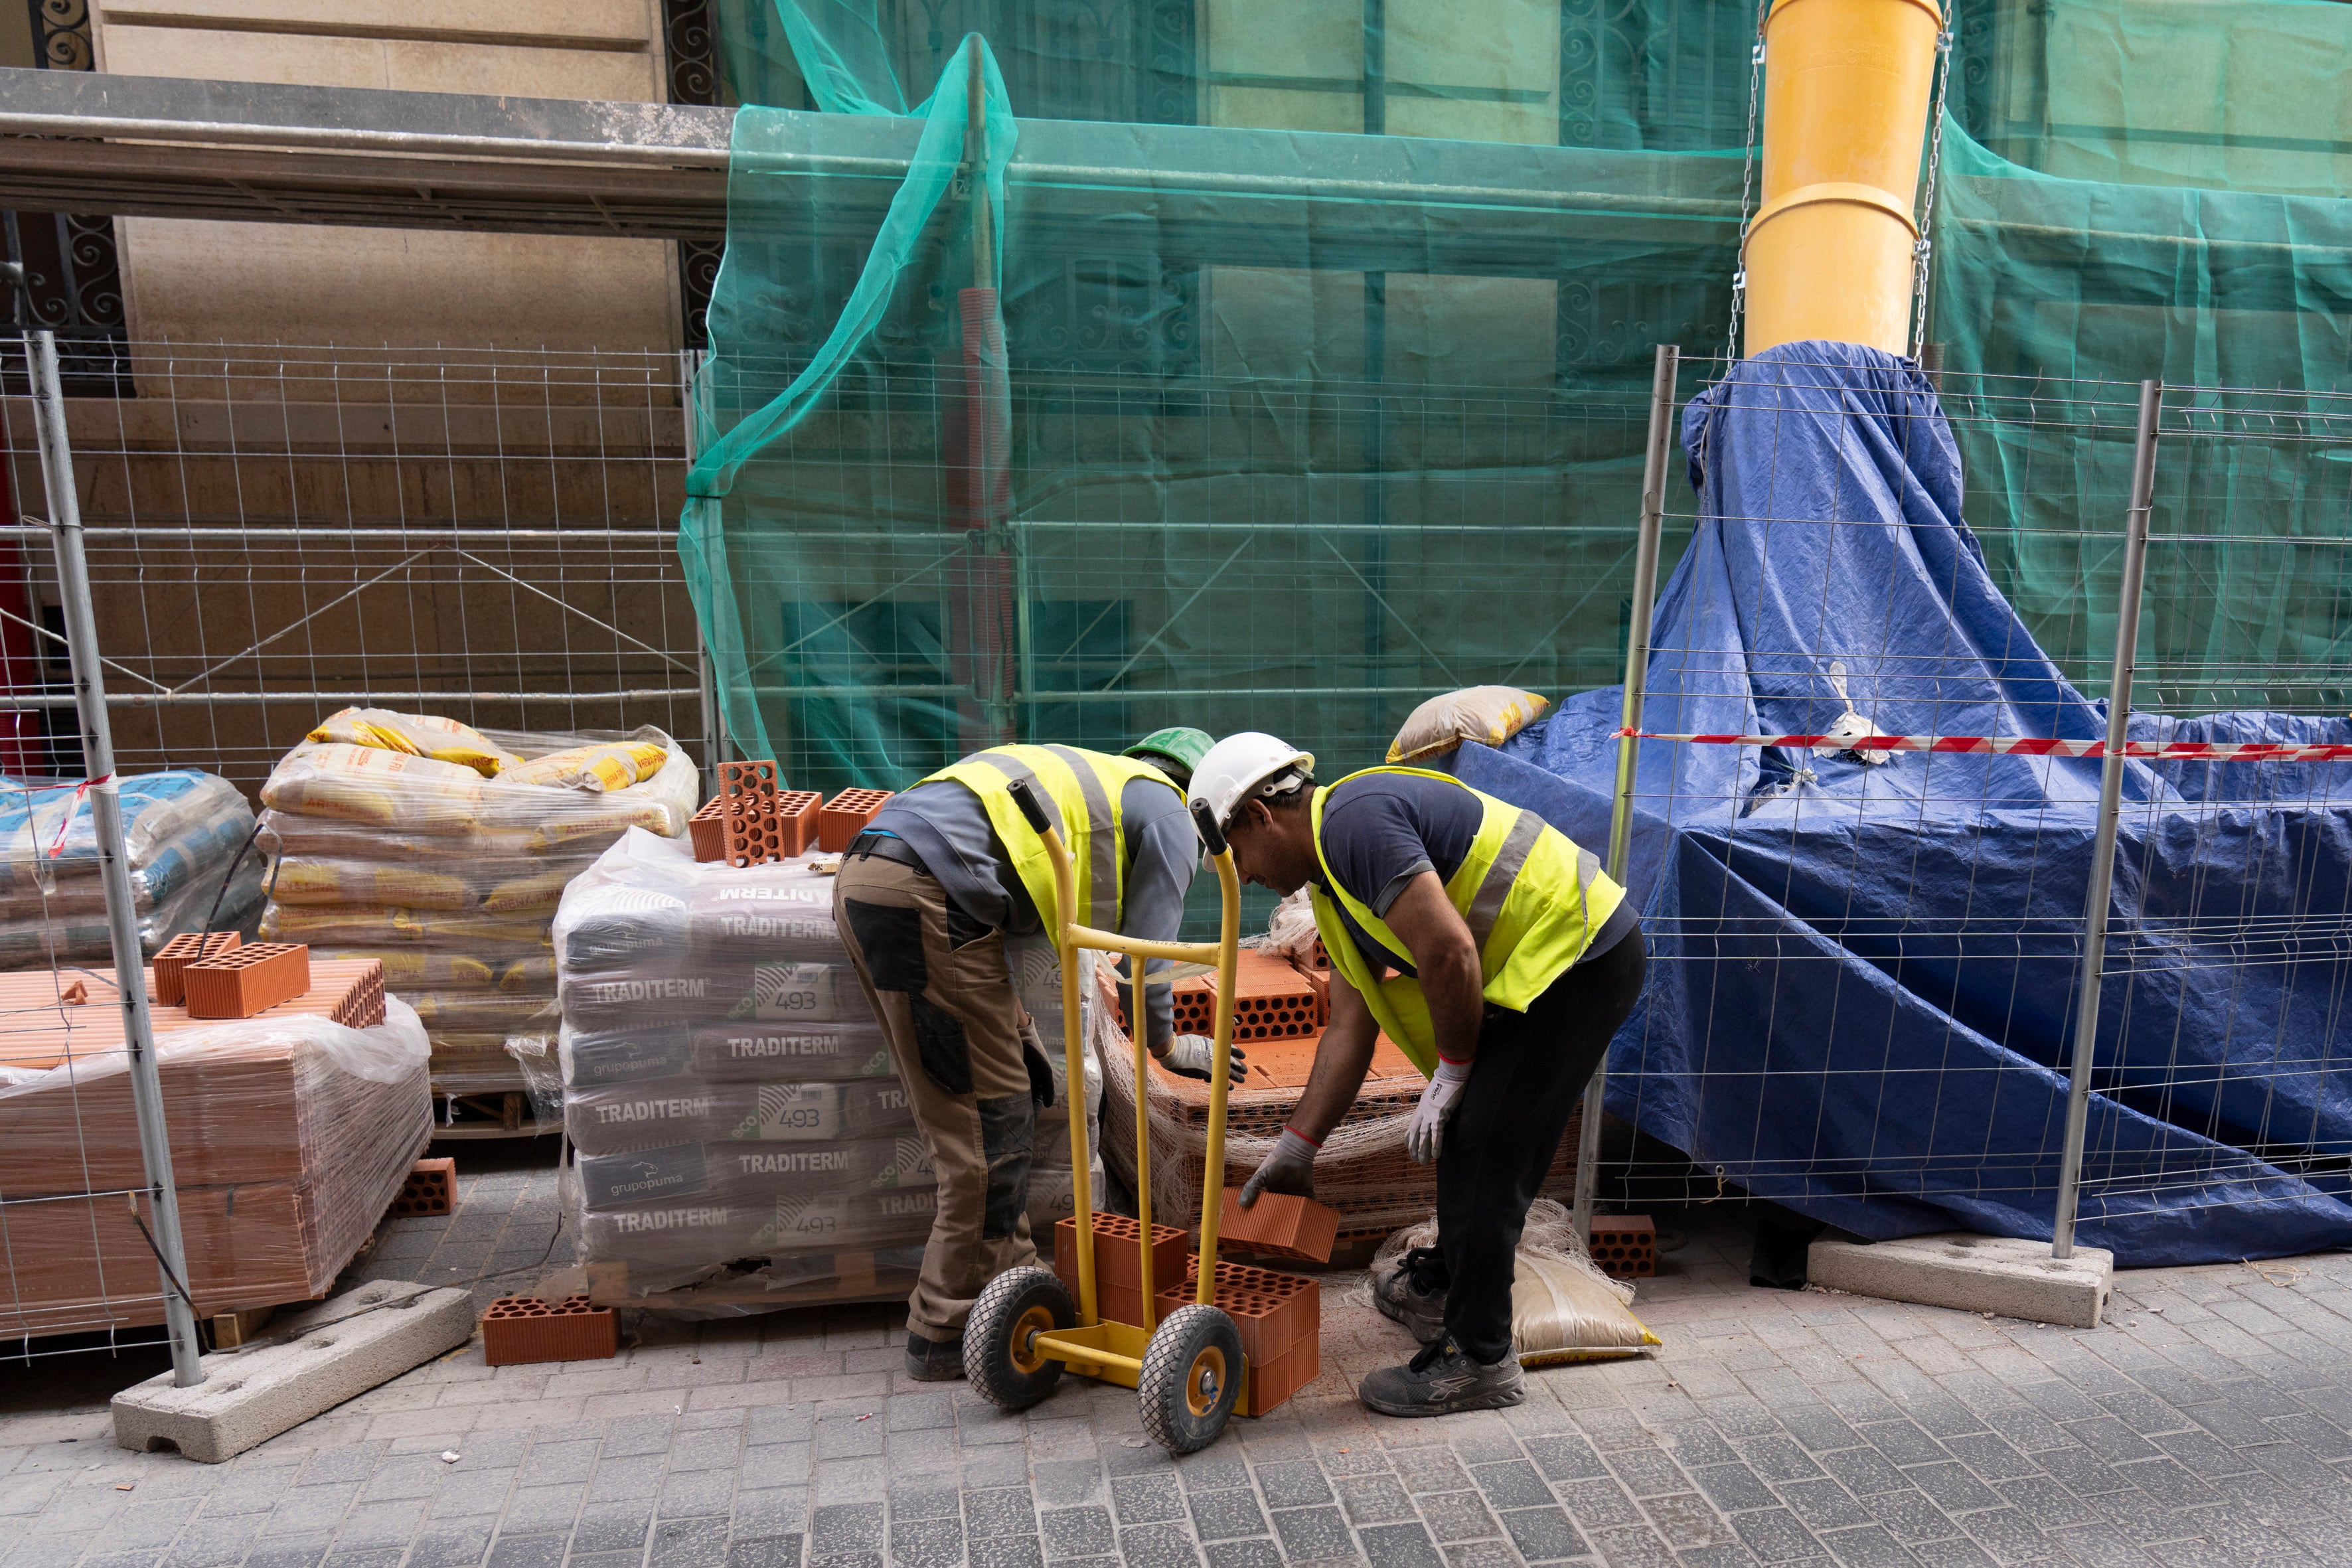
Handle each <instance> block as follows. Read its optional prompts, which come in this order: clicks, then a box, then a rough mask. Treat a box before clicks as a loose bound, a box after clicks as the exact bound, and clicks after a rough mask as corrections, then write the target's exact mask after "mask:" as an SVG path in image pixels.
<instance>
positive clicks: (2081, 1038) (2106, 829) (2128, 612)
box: [2050, 381, 2164, 1258]
mask: <svg viewBox="0 0 2352 1568" xmlns="http://www.w3.org/2000/svg"><path fill="white" fill-rule="evenodd" d="M2163 404H2164V384H2163V383H2162V382H2160V381H2143V382H2141V383H2140V384H2139V429H2138V431H2137V436H2136V438H2135V440H2134V442H2133V446H2132V479H2131V507H2130V510H2127V511H2126V513H2125V514H2124V573H2123V585H2122V587H2121V588H2120V589H2119V590H2118V591H2117V594H2116V662H2115V668H2114V669H2113V670H2112V672H2111V673H2110V674H2109V676H2108V679H2107V752H2106V757H2105V761H2104V762H2103V763H2101V765H2100V768H2099V826H2098V831H2097V832H2096V834H2095V835H2094V836H2093V837H2092V840H2091V886H2090V890H2089V892H2088V893H2087V894H2086V895H2085V896H2084V906H2083V973H2082V980H2081V983H2080V984H2078V985H2077V986H2076V987H2075V993H2074V1073H2073V1077H2072V1079H2070V1081H2069V1082H2068V1084H2067V1086H2066V1142H2065V1143H2064V1145H2063V1148H2062V1149H2061V1151H2060V1152H2059V1155H2058V1204H2057V1208H2056V1211H2055V1213H2054V1214H2053V1215H2052V1220H2051V1226H2050V1256H2051V1257H2053V1258H2072V1257H2074V1211H2075V1207H2076V1205H2077V1204H2078V1203H2079V1202H2080V1200H2081V1196H2082V1184H2083V1143H2084V1138H2085V1136H2086V1132H2087V1129H2088V1127H2089V1125H2090V1113H2091V1068H2092V1063H2093V1058H2095V1056H2096V1054H2097V1046H2098V1040H2099V978H2100V974H2101V972H2102V971H2103V970H2104V969H2105V964H2106V956H2107V900H2108V898H2109V896H2110V894H2111V893H2112V891H2113V889H2114V887H2115V876H2116V824H2117V819H2118V818H2119V817H2121V816H2122V815H2123V798H2124V764H2125V763H2126V757H2125V756H2124V741H2125V738H2126V729H2127V727H2128V725H2129V724H2130V721H2131V689H2132V665H2133V661H2134V660H2135V659H2136V658H2137V657H2138V649H2139V602H2140V582H2141V577H2142V574H2143V570H2144V568H2145V567H2146V566H2147V519H2148V512H2149V510H2150V509H2151V508H2152V507H2153V506H2154V505H2155V501H2156V422H2157V416H2158V412H2159V411H2160V410H2161V408H2162V406H2163Z"/></svg>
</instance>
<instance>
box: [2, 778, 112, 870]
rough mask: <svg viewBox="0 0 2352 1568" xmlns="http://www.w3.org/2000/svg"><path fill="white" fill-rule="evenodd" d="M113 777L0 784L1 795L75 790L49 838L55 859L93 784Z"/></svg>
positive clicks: (109, 781) (61, 852) (63, 846)
mask: <svg viewBox="0 0 2352 1568" xmlns="http://www.w3.org/2000/svg"><path fill="white" fill-rule="evenodd" d="M113 779H114V775H113V774H112V773H109V774H107V775H106V777H104V778H100V779H79V780H76V781H75V782H74V783H72V784H66V783H62V782H60V783H58V784H5V785H0V795H54V794H55V793H57V792H58V791H59V790H68V789H69V790H71V791H73V799H71V800H69V801H68V802H67V803H66V815H65V818H64V820H63V821H61V822H59V823H58V831H57V833H56V835H55V836H54V837H51V838H50V840H49V858H50V859H52V860H54V859H56V858H58V856H59V855H62V854H64V853H65V847H66V834H67V833H68V831H70V830H71V829H72V827H73V825H74V819H75V818H76V817H78V816H80V815H81V803H82V801H83V800H84V799H85V798H87V797H88V795H89V792H90V786H92V785H93V784H110V783H112V782H113Z"/></svg>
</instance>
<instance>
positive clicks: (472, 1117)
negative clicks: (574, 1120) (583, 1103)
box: [433, 1087, 563, 1142]
mask: <svg viewBox="0 0 2352 1568" xmlns="http://www.w3.org/2000/svg"><path fill="white" fill-rule="evenodd" d="M561 1131H563V1123H562V1122H561V1121H538V1120H536V1119H534V1118H533V1117H532V1115H531V1112H530V1095H528V1094H525V1093H524V1092H523V1091H522V1090H521V1089H501V1090H493V1091H491V1092H489V1093H488V1094H451V1093H449V1092H448V1091H447V1090H446V1089H440V1088H437V1087H436V1089H434V1090H433V1139H434V1142H440V1141H441V1140H442V1139H445V1138H547V1137H551V1136H553V1135H554V1134H556V1133H558V1132H561Z"/></svg>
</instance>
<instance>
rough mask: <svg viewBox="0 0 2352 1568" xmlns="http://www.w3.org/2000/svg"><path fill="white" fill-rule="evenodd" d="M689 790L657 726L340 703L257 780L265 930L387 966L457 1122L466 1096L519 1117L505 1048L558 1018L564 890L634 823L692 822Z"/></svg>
mask: <svg viewBox="0 0 2352 1568" xmlns="http://www.w3.org/2000/svg"><path fill="white" fill-rule="evenodd" d="M698 790H699V782H698V775H697V773H696V772H695V768H694V765H693V763H691V762H690V761H688V758H687V756H686V754H685V753H684V752H681V751H680V750H679V749H678V748H677V745H676V744H675V743H674V742H671V741H670V739H669V737H668V736H667V735H665V734H663V733H662V732H661V731H658V730H653V729H641V730H637V731H632V732H631V733H629V734H626V735H614V734H604V733H578V734H555V733H540V734H530V733H523V732H520V731H502V730H474V729H469V728H467V726H465V725H462V724H459V723H457V722H456V721H452V720H447V719H441V718H437V717H435V716H432V715H425V714H404V713H393V712H389V711H386V710H377V709H347V710H343V711H342V712H340V713H336V714H332V715H330V716H329V717H328V718H327V719H325V720H323V721H320V725H319V727H318V728H317V729H315V730H313V731H311V734H310V739H309V740H307V741H305V742H304V743H303V744H301V745H299V746H297V747H296V748H295V749H294V750H293V751H292V752H289V753H288V754H287V756H286V757H285V759H284V760H283V761H281V762H280V763H278V767H277V769H276V770H275V771H274V772H272V773H271V774H270V776H269V780H268V783H266V784H263V786H262V790H261V798H262V803H263V805H265V806H267V807H268V810H267V811H266V812H265V813H264V814H263V816H262V842H263V845H264V847H266V848H267V849H268V852H269V855H270V860H271V864H270V889H269V905H268V910H267V911H266V912H265V913H264V915H263V919H262V924H261V931H262V934H263V935H264V936H266V937H268V938H270V939H272V940H275V941H279V942H308V943H310V946H311V948H312V950H313V951H314V952H319V953H321V954H330V955H337V956H352V957H369V958H376V959H380V960H382V961H383V965H384V978H385V983H386V984H387V985H389V986H390V987H391V989H392V990H393V992H394V994H396V995H399V996H400V997H402V998H403V999H404V1000H405V1001H407V1002H408V1003H409V1004H410V1005H412V1006H414V1007H415V1009H416V1011H417V1014H418V1016H420V1017H422V1018H423V1019H424V1021H425V1029H426V1031H427V1033H428V1034H429V1036H430V1037H431V1039H432V1042H433V1082H434V1089H436V1092H437V1093H439V1094H440V1095H442V1096H443V1097H444V1100H445V1104H446V1106H447V1108H448V1110H449V1113H450V1115H451V1116H452V1117H455V1116H456V1115H457V1108H458V1105H459V1103H460V1102H461V1101H463V1102H465V1103H467V1105H469V1106H472V1105H480V1106H485V1107H487V1108H488V1109H500V1108H502V1110H503V1124H504V1125H508V1126H513V1127H518V1128H520V1127H525V1126H528V1125H533V1124H527V1123H524V1122H523V1121H522V1120H521V1119H520V1115H519V1113H518V1110H517V1108H518V1106H519V1105H520V1103H521V1102H520V1096H521V1095H522V1094H523V1093H524V1091H525V1090H526V1089H527V1088H528V1081H527V1079H526V1077H525V1075H524V1073H523V1071H522V1068H520V1066H519V1065H518V1063H517V1060H516V1058H515V1055H514V1053H513V1051H512V1050H511V1049H510V1048H509V1041H510V1040H513V1041H518V1042H520V1041H522V1040H524V1039H526V1038H527V1037H530V1036H531V1035H534V1034H543V1033H547V1032H551V1031H552V1030H553V1029H554V1027H555V1025H556V1009H555V964H554V953H553V951H552V948H551V936H550V928H551V923H552V921H553V920H554V916H555V911H556V909H557V906H558V904H559V903H560V902H561V900H562V896H563V889H564V888H565V887H566V886H567V885H568V884H569V883H570V882H571V880H572V878H573V877H575V876H577V875H579V874H580V873H581V872H583V871H584V870H586V869H587V868H589V867H590V866H592V865H593V864H594V863H595V858H596V857H597V856H598V855H599V854H601V853H602V852H603V851H604V849H605V847H608V846H609V845H611V844H612V843H613V841H614V839H616V838H618V837H620V836H621V835H622V834H623V833H625V832H626V831H629V830H630V829H632V828H637V829H644V830H646V831H649V832H652V833H654V834H657V835H660V836H662V837H677V836H679V835H682V834H683V833H685V831H686V824H687V821H688V818H689V817H691V816H693V814H694V808H695V806H696V805H697V804H698ZM508 1096H512V1097H515V1098H513V1099H504V1098H502V1097H508ZM500 1126H501V1123H500V1122H499V1121H493V1122H492V1123H491V1124H490V1125H489V1126H488V1127H487V1128H485V1129H484V1130H485V1131H499V1130H500Z"/></svg>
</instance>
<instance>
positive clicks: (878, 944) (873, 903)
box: [833, 855, 1054, 1342]
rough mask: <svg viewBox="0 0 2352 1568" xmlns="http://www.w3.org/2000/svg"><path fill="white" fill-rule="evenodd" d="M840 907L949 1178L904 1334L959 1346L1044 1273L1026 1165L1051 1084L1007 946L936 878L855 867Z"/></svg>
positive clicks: (888, 866)
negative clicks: (974, 1317)
mask: <svg viewBox="0 0 2352 1568" xmlns="http://www.w3.org/2000/svg"><path fill="white" fill-rule="evenodd" d="M833 899H834V903H833V909H834V917H835V920H836V921H838V922H839V924H840V929H841V935H842V940H843V942H845V944H846V945H847V946H848V949H849V960H850V962H851V963H853V964H855V965H856V968H857V978H858V979H859V981H860V982H862V983H863V984H864V985H865V987H866V1000H867V1001H868V1002H870V1003H872V1004H873V1006H874V1012H875V1015H876V1016H877V1017H879V1018H880V1019H881V1020H882V1032H883V1034H884V1036H885V1037H887V1039H888V1041H889V1044H890V1059H891V1061H892V1062H893V1063H894V1064H895V1065H896V1066H897V1067H898V1079H899V1081H900V1082H901V1083H903V1084H905V1085H906V1088H907V1098H908V1100H909V1101H910V1102H911V1103H912V1105H913V1107H914V1111H915V1121H916V1123H917V1125H918V1126H919V1128H920V1129H921V1131H922V1134H923V1141H924V1142H925V1143H926V1144H927V1145H929V1149H930V1152H931V1161H932V1163H933V1165H934V1166H935V1167H936V1169H937V1170H938V1173H939V1212H938V1214H937V1215H936V1216H935V1217H934V1218H933V1219H932V1221H931V1239H930V1243H929V1246H927V1247H925V1248H924V1249H923V1267H922V1271H921V1273H920V1275H919V1277H918V1278H917V1279H916V1282H915V1290H914V1294H912V1295H911V1296H909V1297H908V1298H907V1326H908V1328H909V1329H912V1330H913V1331H915V1332H916V1333H919V1334H920V1335H922V1336H923V1337H924V1338H925V1339H927V1340H933V1341H943V1342H944V1341H954V1340H960V1339H961V1338H962V1337H963V1324H964V1319H965V1317H966V1316H967V1315H968V1314H970V1312H971V1304H972V1301H973V1300H975V1299H976V1298H977V1297H978V1296H979V1295H980V1292H981V1291H982V1289H983V1288H985V1287H986V1286H987V1284H988V1282H989V1281H990V1280H991V1279H995V1278H996V1277H997V1276H998V1275H999V1274H1001V1273H1003V1271H1004V1270H1006V1269H1008V1268H1019V1267H1021V1266H1022V1265H1024V1264H1030V1263H1034V1262H1036V1261H1037V1248H1036V1247H1035V1246H1034V1244H1033V1243H1032V1242H1031V1240H1030V1237H1029V1165H1030V1158H1031V1154H1032V1152H1033V1149H1034V1142H1035V1138H1036V1127H1037V1110H1038V1107H1039V1106H1040V1105H1041V1104H1043V1103H1046V1102H1049V1101H1050V1100H1052V1098H1053V1082H1054V1080H1053V1078H1052V1076H1051V1074H1050V1072H1049V1071H1048V1070H1047V1068H1046V1066H1045V1053H1044V1051H1043V1050H1042V1049H1041V1048H1040V1047H1039V1046H1038V1043H1037V1031H1036V1026H1035V1025H1034V1023H1032V1022H1031V1020H1030V1018H1029V1016H1028V1014H1027V1013H1026V1012H1025V1011H1024V1010H1023V1008H1022V1005H1021V1001H1020V998H1019V997H1018V996H1017V995H1015V994H1014V993H1013V979H1012V976H1011V974H1010V973H1008V972H1007V970H1006V969H1005V964H1004V937H1003V933H1002V932H1000V931H997V930H996V929H995V928H994V927H992V926H986V925H982V924H981V923H980V922H979V921H975V920H973V919H971V917H970V916H968V915H966V914H964V913H963V911H961V910H958V909H957V908H955V907H954V906H953V905H952V904H950V903H949V901H948V899H947V894H946V893H945V892H944V891H943V890H942V889H940V884H939V883H938V881H937V880H935V879H933V878H932V877H931V875H930V874H929V872H927V871H923V870H919V869H918V868H915V867H912V866H908V865H903V864H900V863H899V862H898V861H895V860H886V859H883V858H880V857H879V856H859V855H850V856H848V857H845V858H844V859H843V861H842V866H841V875H840V877H839V879H838V880H837V881H836V883H835V888H834V895H833Z"/></svg>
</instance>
